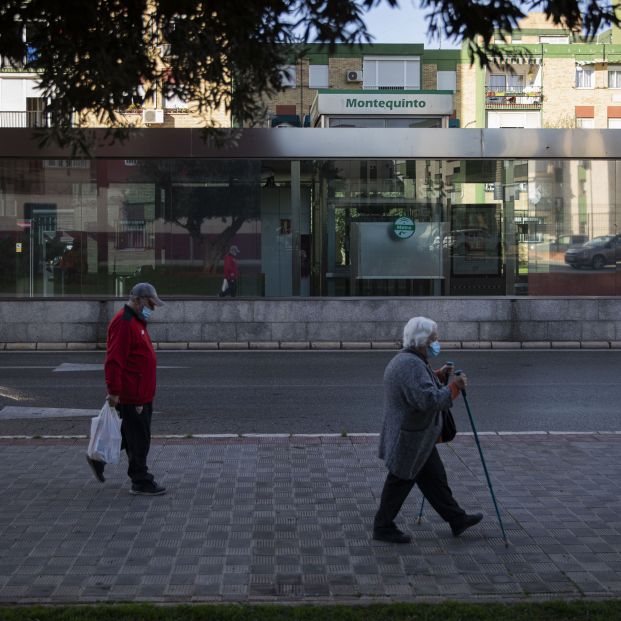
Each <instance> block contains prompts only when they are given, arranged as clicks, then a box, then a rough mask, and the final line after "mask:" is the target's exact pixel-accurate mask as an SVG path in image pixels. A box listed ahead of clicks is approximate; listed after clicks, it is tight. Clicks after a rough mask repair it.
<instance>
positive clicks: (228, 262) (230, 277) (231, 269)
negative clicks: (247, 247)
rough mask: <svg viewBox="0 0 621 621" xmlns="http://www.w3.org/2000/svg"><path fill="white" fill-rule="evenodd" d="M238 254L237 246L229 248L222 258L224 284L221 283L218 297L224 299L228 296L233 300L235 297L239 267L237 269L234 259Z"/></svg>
mask: <svg viewBox="0 0 621 621" xmlns="http://www.w3.org/2000/svg"><path fill="white" fill-rule="evenodd" d="M238 254H239V248H238V247H237V246H231V247H230V248H229V251H228V253H227V254H226V256H225V257H224V282H223V283H222V290H221V291H220V297H221V298H224V297H226V296H227V295H230V296H231V297H232V298H234V297H235V296H236V295H237V279H238V278H239V267H237V261H236V259H235V257H236V256H237V255H238Z"/></svg>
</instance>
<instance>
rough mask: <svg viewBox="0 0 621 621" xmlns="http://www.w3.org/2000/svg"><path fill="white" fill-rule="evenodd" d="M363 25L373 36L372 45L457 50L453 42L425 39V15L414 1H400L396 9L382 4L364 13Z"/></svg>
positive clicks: (456, 45) (457, 46)
mask: <svg viewBox="0 0 621 621" xmlns="http://www.w3.org/2000/svg"><path fill="white" fill-rule="evenodd" d="M365 23H366V24H367V28H368V29H369V32H370V33H371V34H372V35H373V36H374V41H373V42H374V43H424V44H425V47H430V48H442V49H458V48H459V45H458V44H457V43H455V42H453V41H447V40H442V41H440V40H438V39H433V40H430V39H429V38H428V37H427V20H426V19H425V13H424V12H423V11H422V10H421V9H419V8H418V3H417V2H415V0H414V1H413V0H400V2H399V7H398V8H396V9H392V8H390V7H389V6H388V4H385V3H382V4H380V5H379V6H378V7H375V8H374V9H372V10H371V11H369V12H368V13H366V17H365Z"/></svg>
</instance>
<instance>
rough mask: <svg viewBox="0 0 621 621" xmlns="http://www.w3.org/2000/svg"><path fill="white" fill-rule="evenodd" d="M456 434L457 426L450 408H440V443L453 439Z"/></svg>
mask: <svg viewBox="0 0 621 621" xmlns="http://www.w3.org/2000/svg"><path fill="white" fill-rule="evenodd" d="M456 435H457V426H456V425H455V419H454V418H453V414H452V412H451V410H442V433H441V434H440V438H442V440H441V441H442V443H443V444H444V442H450V441H451V440H454V439H455V436H456Z"/></svg>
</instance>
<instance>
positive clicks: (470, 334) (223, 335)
mask: <svg viewBox="0 0 621 621" xmlns="http://www.w3.org/2000/svg"><path fill="white" fill-rule="evenodd" d="M122 304H123V302H122V301H121V300H117V301H97V300H75V301H66V300H33V301H29V300H20V301H5V302H0V344H2V345H0V347H2V348H7V349H10V348H15V347H13V346H12V345H11V344H15V343H21V344H37V345H36V347H38V348H45V347H52V348H53V347H54V344H59V346H60V347H64V346H65V345H63V344H66V343H71V344H72V347H74V348H76V349H79V348H82V347H83V348H88V346H89V345H90V346H95V345H96V344H97V343H102V342H104V341H105V335H106V326H107V323H108V321H109V320H110V318H111V317H112V315H113V314H114V312H115V311H116V310H117V309H119V308H120V307H121V306H122ZM414 315H426V316H428V317H431V318H433V319H435V320H436V321H437V322H438V324H439V327H440V337H441V339H442V340H443V341H444V342H453V343H454V346H457V347H478V346H480V347H492V346H494V347H496V346H498V347H502V346H508V345H509V344H514V345H515V346H517V344H518V343H522V344H523V346H528V344H534V343H540V344H542V346H559V347H562V346H570V345H573V346H580V345H581V344H582V346H586V345H585V343H587V344H588V343H591V342H599V343H600V344H601V345H602V346H606V347H617V346H621V345H620V344H621V298H573V299H567V298H508V297H507V298H485V299H483V298H401V299H395V298H390V299H388V298H347V299H343V298H341V299H338V298H332V299H326V298H323V299H313V300H309V299H278V300H276V299H271V300H268V299H253V300H245V299H236V300H230V299H224V300H220V299H209V300H176V301H175V300H172V301H168V302H167V304H166V306H165V307H163V308H161V309H157V311H156V313H155V317H154V320H153V321H152V322H151V323H150V326H149V331H150V333H151V337H152V339H153V341H154V342H156V343H159V344H161V346H162V347H166V346H167V345H168V346H171V344H178V346H182V347H197V348H198V347H210V348H217V347H219V346H220V345H218V344H225V345H224V346H226V344H234V343H238V344H239V346H241V347H281V346H282V344H283V343H285V344H291V346H293V345H294V344H295V343H297V344H299V345H300V346H306V347H315V346H317V347H321V346H326V347H328V346H329V347H334V348H337V347H346V346H347V345H348V344H351V343H359V344H361V346H362V345H363V344H365V343H366V346H368V347H371V346H372V344H380V343H384V344H385V345H386V346H388V345H389V344H390V343H392V345H393V346H394V342H395V341H397V340H399V339H400V338H401V333H402V329H403V326H404V324H405V322H406V321H407V320H408V319H409V318H410V317H412V316H414ZM546 343H547V345H546ZM73 344H76V345H75V346H74V345H73ZM81 344H82V345H81ZM25 347H26V348H34V347H35V345H28V346H25Z"/></svg>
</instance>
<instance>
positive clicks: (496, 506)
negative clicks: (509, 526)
mask: <svg viewBox="0 0 621 621" xmlns="http://www.w3.org/2000/svg"><path fill="white" fill-rule="evenodd" d="M460 374H461V371H456V372H455V375H460ZM461 394H462V396H463V398H464V403H465V404H466V412H468V418H469V419H470V425H471V427H472V432H473V433H474V440H475V442H476V443H477V448H478V449H479V455H480V456H481V463H482V464H483V470H484V472H485V478H486V479H487V486H488V487H489V492H490V494H491V495H492V500H493V501H494V509H496V516H497V517H498V524H500V530H501V531H502V538H503V539H504V542H505V547H506V548H508V547H509V541H508V540H507V534H506V533H505V527H504V526H503V524H502V518H501V517H500V511H499V510H498V503H497V502H496V496H495V494H494V488H493V487H492V481H491V479H490V478H489V473H488V472H487V465H486V464H485V458H484V457H483V450H482V449H481V443H480V442H479V436H478V434H477V430H476V427H475V425H474V419H473V418H472V413H471V412H470V404H469V403H468V398H467V396H466V391H465V390H462V391H461Z"/></svg>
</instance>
